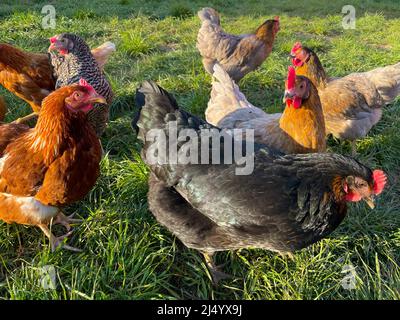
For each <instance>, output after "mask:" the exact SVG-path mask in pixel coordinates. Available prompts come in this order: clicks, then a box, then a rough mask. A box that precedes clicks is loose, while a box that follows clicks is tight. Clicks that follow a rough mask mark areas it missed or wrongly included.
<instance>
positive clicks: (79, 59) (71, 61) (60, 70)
mask: <svg viewBox="0 0 400 320" xmlns="http://www.w3.org/2000/svg"><path fill="white" fill-rule="evenodd" d="M50 42H51V44H50V47H49V51H50V52H51V61H52V65H53V67H54V74H55V77H56V79H57V82H56V88H61V87H63V86H66V85H70V84H73V83H77V82H78V81H79V79H80V78H84V79H85V80H86V81H87V82H88V83H89V84H90V85H91V86H93V88H94V89H95V90H96V91H97V92H98V93H99V94H100V95H102V96H103V97H104V98H105V100H106V103H104V104H102V105H101V106H96V107H95V108H94V109H93V110H92V111H90V112H89V113H88V120H89V123H90V124H91V125H92V126H93V128H94V129H95V131H96V134H97V136H98V137H100V136H101V135H102V134H103V132H104V130H105V129H106V127H107V124H108V120H109V106H110V104H111V102H112V100H113V96H114V94H113V91H112V89H111V85H110V84H109V82H108V80H107V78H106V76H105V75H104V73H103V71H102V70H101V69H100V67H99V65H98V64H97V62H96V60H95V58H94V57H93V55H92V53H91V52H90V48H89V46H88V45H87V44H86V42H85V41H84V40H83V39H82V38H81V37H79V36H77V35H75V34H72V33H62V34H59V35H56V36H54V37H52V38H50ZM54 51H55V52H58V53H57V54H56V53H55V52H54Z"/></svg>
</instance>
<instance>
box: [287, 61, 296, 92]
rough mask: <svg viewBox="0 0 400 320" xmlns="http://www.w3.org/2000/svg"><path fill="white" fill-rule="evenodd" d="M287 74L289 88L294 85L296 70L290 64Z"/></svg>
mask: <svg viewBox="0 0 400 320" xmlns="http://www.w3.org/2000/svg"><path fill="white" fill-rule="evenodd" d="M288 70H289V72H288V76H287V89H288V90H291V89H293V88H294V87H295V85H296V71H295V70H294V68H293V67H292V66H290V67H288Z"/></svg>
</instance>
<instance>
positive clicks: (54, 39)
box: [49, 36, 57, 43]
mask: <svg viewBox="0 0 400 320" xmlns="http://www.w3.org/2000/svg"><path fill="white" fill-rule="evenodd" d="M49 40H50V43H55V42H56V41H57V36H54V37H51V38H50V39H49Z"/></svg>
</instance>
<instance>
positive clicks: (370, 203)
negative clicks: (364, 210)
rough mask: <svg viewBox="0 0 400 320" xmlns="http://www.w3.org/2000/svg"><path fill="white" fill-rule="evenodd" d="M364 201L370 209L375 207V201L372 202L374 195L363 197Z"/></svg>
mask: <svg viewBox="0 0 400 320" xmlns="http://www.w3.org/2000/svg"><path fill="white" fill-rule="evenodd" d="M364 201H365V202H366V203H367V204H368V206H369V207H370V208H371V209H374V208H375V202H374V197H373V196H369V197H366V198H364Z"/></svg>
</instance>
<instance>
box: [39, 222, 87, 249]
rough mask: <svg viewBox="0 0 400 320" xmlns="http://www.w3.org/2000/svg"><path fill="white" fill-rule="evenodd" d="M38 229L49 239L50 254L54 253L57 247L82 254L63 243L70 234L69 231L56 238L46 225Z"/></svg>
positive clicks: (41, 225)
mask: <svg viewBox="0 0 400 320" xmlns="http://www.w3.org/2000/svg"><path fill="white" fill-rule="evenodd" d="M38 227H39V228H40V229H41V230H42V231H43V233H44V234H45V235H46V237H48V238H49V240H50V246H51V251H52V252H54V251H55V250H56V249H57V248H59V247H60V248H64V249H67V250H70V251H74V252H82V250H81V249H78V248H74V247H71V246H69V245H67V244H64V243H63V241H64V239H65V238H67V237H69V236H70V235H71V234H72V231H69V232H67V233H66V234H64V235H62V236H60V237H56V236H54V234H53V233H52V232H51V231H50V229H49V227H48V226H47V225H45V224H40V225H39V226H38Z"/></svg>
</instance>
